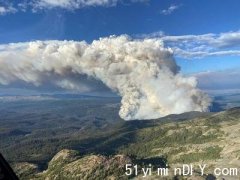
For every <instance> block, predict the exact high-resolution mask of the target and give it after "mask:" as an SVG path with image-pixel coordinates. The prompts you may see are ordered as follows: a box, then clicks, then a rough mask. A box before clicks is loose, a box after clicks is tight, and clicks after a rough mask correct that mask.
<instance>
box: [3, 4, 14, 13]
mask: <svg viewBox="0 0 240 180" xmlns="http://www.w3.org/2000/svg"><path fill="white" fill-rule="evenodd" d="M16 12H17V9H16V8H14V7H13V6H12V5H11V4H10V5H2V6H1V5H0V15H6V14H12V13H16Z"/></svg>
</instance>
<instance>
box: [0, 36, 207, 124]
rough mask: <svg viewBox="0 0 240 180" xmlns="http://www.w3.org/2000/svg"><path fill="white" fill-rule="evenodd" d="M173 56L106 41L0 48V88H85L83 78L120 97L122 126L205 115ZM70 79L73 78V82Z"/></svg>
mask: <svg viewBox="0 0 240 180" xmlns="http://www.w3.org/2000/svg"><path fill="white" fill-rule="evenodd" d="M178 70H179V67H178V66H177V65H176V62H175V60H174V58H173V55H172V51H171V50H170V49H166V48H164V47H163V44H162V42H161V40H158V39H145V40H132V39H131V38H129V37H128V36H119V37H116V36H111V37H109V38H102V39H100V40H97V41H93V42H92V44H87V43H86V42H74V41H44V42H42V41H36V42H29V43H16V44H8V45H1V46H0V84H3V85H7V84H10V83H14V82H16V81H19V80H20V81H24V82H27V83H32V84H34V85H36V86H40V85H42V84H44V83H52V84H55V85H57V86H60V87H62V88H66V89H78V88H84V87H82V86H84V84H81V83H79V81H77V80H76V77H79V75H88V76H90V77H94V78H96V79H98V80H100V81H102V82H103V83H104V84H106V85H107V86H108V87H109V88H111V89H112V90H113V91H115V92H117V93H118V94H119V95H121V96H122V101H121V109H120V112H119V114H120V116H121V117H122V118H123V119H125V120H131V119H151V118H158V117H161V116H164V115H167V114H173V113H182V112H187V111H207V109H208V106H209V103H210V100H209V98H208V96H207V95H205V94H204V93H202V92H201V91H199V90H198V89H197V88H196V84H197V82H196V80H195V79H194V78H193V77H183V76H182V75H180V74H179V73H178ZM73 77H75V78H73Z"/></svg>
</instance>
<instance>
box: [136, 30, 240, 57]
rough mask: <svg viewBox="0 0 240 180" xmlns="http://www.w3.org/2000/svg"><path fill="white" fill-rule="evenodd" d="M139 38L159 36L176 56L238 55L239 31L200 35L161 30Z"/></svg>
mask: <svg viewBox="0 0 240 180" xmlns="http://www.w3.org/2000/svg"><path fill="white" fill-rule="evenodd" d="M138 37H140V38H160V39H162V41H163V42H164V44H165V46H167V47H171V48H172V49H173V51H174V53H175V55H176V56H178V57H183V58H203V57H206V56H240V31H235V32H233V31H230V32H224V33H220V34H214V33H208V34H202V35H181V36H170V35H165V34H164V33H163V32H162V31H159V32H153V33H150V34H141V35H138Z"/></svg>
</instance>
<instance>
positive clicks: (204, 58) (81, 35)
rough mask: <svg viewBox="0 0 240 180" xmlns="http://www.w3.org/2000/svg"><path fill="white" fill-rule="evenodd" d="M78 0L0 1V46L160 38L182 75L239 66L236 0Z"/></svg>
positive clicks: (239, 67)
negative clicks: (117, 37) (171, 51)
mask: <svg viewBox="0 0 240 180" xmlns="http://www.w3.org/2000/svg"><path fill="white" fill-rule="evenodd" d="M81 2H82V1H76V0H60V1H56V0H39V1H36V0H26V1H10V0H7V1H6V0H4V1H3V0H0V44H6V43H17V42H26V41H33V40H76V41H81V40H85V41H87V42H92V41H93V40H95V39H98V38H100V37H105V36H109V35H113V34H114V35H121V34H127V35H130V36H132V37H134V38H147V37H153V38H163V41H164V42H165V45H166V46H169V47H171V48H173V49H174V53H175V57H176V61H177V63H178V64H179V65H180V66H181V72H182V73H184V74H196V73H200V72H203V71H206V72H214V71H224V70H226V72H227V73H228V72H229V69H235V71H237V70H238V69H240V60H239V57H240V31H239V30H240V18H239V17H240V11H239V7H240V1H239V0H221V1H219V0H211V1H209V0H184V1H180V0H108V1H103V0H91V1H89V3H83V2H82V3H81ZM189 35H193V36H191V37H189ZM225 42H228V44H224V43H225ZM201 77H202V76H201ZM236 79H237V77H236ZM236 83H237V84H238V85H239V81H236ZM235 86H236V84H235ZM239 87H240V85H239Z"/></svg>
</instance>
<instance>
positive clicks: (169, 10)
mask: <svg viewBox="0 0 240 180" xmlns="http://www.w3.org/2000/svg"><path fill="white" fill-rule="evenodd" d="M179 7H180V5H171V6H169V7H168V8H167V9H163V10H162V11H161V14H163V15H170V14H172V13H173V12H174V11H176V10H177V9H178V8H179Z"/></svg>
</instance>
